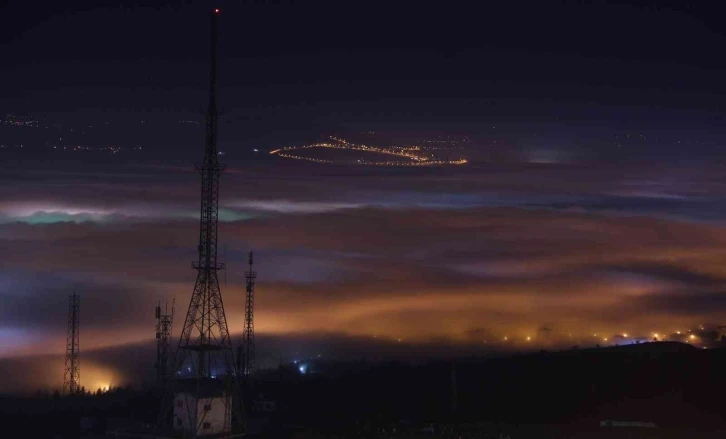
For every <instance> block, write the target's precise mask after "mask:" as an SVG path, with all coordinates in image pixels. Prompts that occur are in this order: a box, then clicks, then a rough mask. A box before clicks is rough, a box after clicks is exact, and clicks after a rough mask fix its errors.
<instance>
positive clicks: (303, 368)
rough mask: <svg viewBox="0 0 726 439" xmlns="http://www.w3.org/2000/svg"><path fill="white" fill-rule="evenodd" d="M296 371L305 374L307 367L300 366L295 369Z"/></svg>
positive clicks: (305, 365) (304, 365)
mask: <svg viewBox="0 0 726 439" xmlns="http://www.w3.org/2000/svg"><path fill="white" fill-rule="evenodd" d="M297 370H299V371H300V373H302V374H305V373H306V372H307V371H308V365H307V364H301V365H300V367H298V368H297Z"/></svg>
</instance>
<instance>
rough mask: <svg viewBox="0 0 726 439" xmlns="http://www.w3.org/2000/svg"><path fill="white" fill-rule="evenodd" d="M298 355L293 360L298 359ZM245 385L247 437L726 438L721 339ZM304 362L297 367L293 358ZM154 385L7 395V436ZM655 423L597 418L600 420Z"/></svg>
mask: <svg viewBox="0 0 726 439" xmlns="http://www.w3.org/2000/svg"><path fill="white" fill-rule="evenodd" d="M303 362H304V363H303ZM303 362H301V363H299V364H290V365H287V366H283V367H281V368H280V369H279V370H268V371H261V372H260V373H259V374H258V376H257V377H256V378H255V380H254V382H250V383H247V384H246V395H247V396H248V398H249V400H248V401H246V406H247V407H250V408H251V407H253V406H255V404H253V401H258V404H257V406H258V407H259V401H262V400H266V401H274V404H275V407H276V409H275V410H274V411H271V412H268V413H261V412H259V411H258V412H253V411H252V410H249V411H250V426H251V428H252V429H253V430H254V434H253V436H257V437H423V436H435V437H483V438H486V437H498V436H499V434H504V435H505V436H506V435H509V436H511V438H513V439H517V438H529V437H533V438H534V437H537V438H548V437H552V438H568V437H571V438H609V437H633V438H641V437H643V438H681V437H682V438H691V437H699V438H710V437H714V438H715V437H726V421H725V420H726V404H724V396H723V395H726V374H725V372H724V371H726V349H721V348H719V349H707V350H702V349H697V348H695V347H692V346H690V345H685V344H679V343H667V342H660V343H647V344H641V345H633V346H624V347H619V348H604V349H591V350H571V351H564V352H554V353H546V352H542V353H536V354H527V355H517V356H512V357H506V358H490V359H476V358H472V359H457V360H456V361H432V362H429V363H425V364H408V363H378V364H372V363H367V362H345V363H341V362H315V361H312V360H311V361H307V362H305V361H304V360H303ZM302 364H305V373H301V370H300V366H301V365H302ZM158 407H159V402H158V395H157V394H156V392H154V391H153V390H134V389H131V388H122V389H114V390H112V391H110V392H107V393H103V394H98V395H83V396H76V397H60V396H58V395H36V396H34V397H12V396H6V397H3V398H2V399H0V420H2V422H4V424H5V425H9V426H13V425H14V426H24V427H23V429H22V430H16V429H13V430H16V431H19V432H22V434H21V435H20V436H18V437H78V436H82V435H89V436H92V435H94V436H100V435H103V434H105V433H107V432H108V433H112V432H115V431H123V430H124V429H127V428H138V427H140V426H143V425H144V424H147V423H153V422H154V421H155V419H156V415H157V411H158ZM606 420H615V421H630V422H633V421H637V422H649V423H653V424H655V425H656V428H643V427H601V426H600V423H601V421H606Z"/></svg>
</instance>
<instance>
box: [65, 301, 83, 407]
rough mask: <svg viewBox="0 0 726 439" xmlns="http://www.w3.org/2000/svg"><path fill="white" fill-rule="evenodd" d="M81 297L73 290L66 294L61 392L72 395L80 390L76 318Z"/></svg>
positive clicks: (79, 308)
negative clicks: (63, 371) (71, 292)
mask: <svg viewBox="0 0 726 439" xmlns="http://www.w3.org/2000/svg"><path fill="white" fill-rule="evenodd" d="M80 310H81V298H80V296H79V295H78V294H76V292H75V291H73V294H71V295H70V296H68V336H67V337H66V368H65V373H64V374H63V393H64V394H66V395H74V394H76V393H78V391H79V390H80V382H81V374H80V365H79V362H78V354H79V344H78V318H79V314H80Z"/></svg>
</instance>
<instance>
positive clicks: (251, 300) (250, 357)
mask: <svg viewBox="0 0 726 439" xmlns="http://www.w3.org/2000/svg"><path fill="white" fill-rule="evenodd" d="M255 278H257V272H256V271H255V270H254V269H253V253H252V252H250V259H249V269H248V270H247V271H246V272H245V279H247V300H246V301H245V329H244V332H243V334H242V338H243V339H244V343H245V357H244V360H245V361H244V374H245V375H246V376H250V375H251V374H253V373H254V372H255V316H254V312H255Z"/></svg>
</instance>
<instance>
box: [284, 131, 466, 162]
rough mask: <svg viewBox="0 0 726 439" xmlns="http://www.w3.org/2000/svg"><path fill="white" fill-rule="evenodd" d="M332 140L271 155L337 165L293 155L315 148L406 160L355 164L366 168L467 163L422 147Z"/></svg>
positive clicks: (288, 148)
mask: <svg viewBox="0 0 726 439" xmlns="http://www.w3.org/2000/svg"><path fill="white" fill-rule="evenodd" d="M330 139H331V140H332V141H333V142H330V143H313V144H310V145H303V146H287V147H284V148H279V149H275V150H273V151H270V154H272V155H276V156H278V157H284V158H288V159H294V160H306V161H309V162H314V163H331V164H332V163H336V161H334V160H327V159H319V158H315V157H307V156H303V155H298V154H293V153H291V151H295V150H301V149H313V148H328V149H344V150H349V151H363V152H372V153H378V154H387V155H392V156H395V157H403V158H405V159H406V160H385V161H375V160H357V161H356V162H355V164H358V165H365V166H440V165H463V164H465V163H467V160H466V159H464V158H460V159H454V160H449V159H440V158H437V157H435V156H434V155H433V154H427V153H425V152H424V150H423V149H422V148H421V147H420V146H389V147H381V146H371V145H357V144H354V143H350V142H348V141H347V140H345V139H341V138H338V137H334V136H331V137H330Z"/></svg>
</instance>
